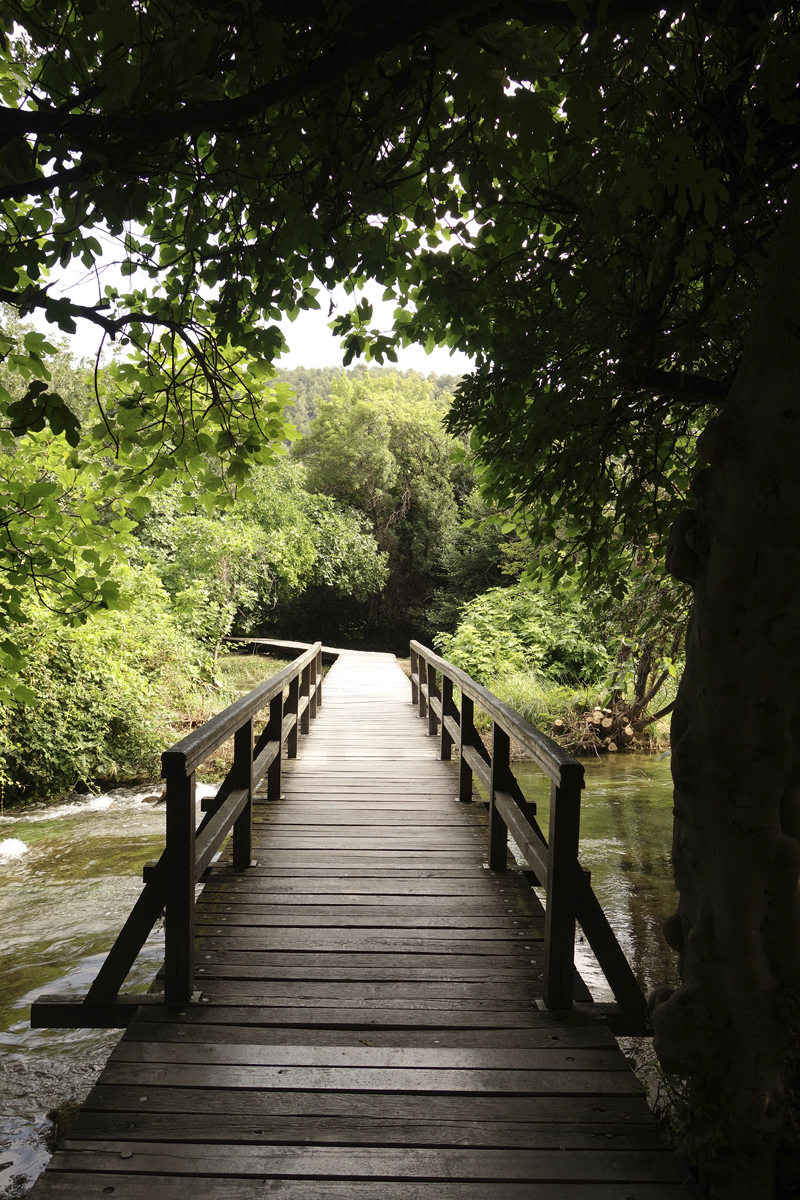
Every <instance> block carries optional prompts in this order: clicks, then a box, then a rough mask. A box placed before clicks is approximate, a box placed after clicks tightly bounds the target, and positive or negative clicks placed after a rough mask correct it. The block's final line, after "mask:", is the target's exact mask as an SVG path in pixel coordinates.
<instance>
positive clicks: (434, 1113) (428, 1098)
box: [84, 1082, 655, 1129]
mask: <svg viewBox="0 0 800 1200" xmlns="http://www.w3.org/2000/svg"><path fill="white" fill-rule="evenodd" d="M84 1111H87V1112H126V1113H149V1112H156V1113H174V1112H182V1113H218V1114H227V1115H228V1116H247V1117H254V1118H262V1119H263V1118H269V1117H275V1116H305V1117H313V1118H315V1119H317V1118H322V1117H332V1116H336V1117H352V1118H357V1119H359V1120H362V1119H364V1118H372V1119H375V1118H381V1119H383V1120H391V1119H397V1120H403V1121H422V1120H425V1121H433V1122H438V1121H538V1122H548V1123H552V1124H558V1125H572V1124H577V1123H578V1122H581V1123H583V1122H586V1123H590V1124H591V1123H596V1122H598V1121H612V1122H614V1123H616V1124H625V1125H630V1124H642V1123H644V1124H646V1125H652V1124H653V1123H654V1120H655V1119H654V1117H653V1115H652V1113H650V1111H649V1109H648V1108H647V1105H646V1104H644V1102H643V1100H642V1097H641V1095H635V1096H634V1095H628V1096H624V1095H614V1096H588V1097H587V1096H574V1095H569V1096H563V1095H562V1096H558V1095H552V1094H548V1095H546V1096H532V1095H513V1096H493V1095H486V1094H470V1093H461V1094H459V1093H452V1094H449V1095H445V1094H444V1093H442V1092H424V1091H417V1092H404V1093H399V1094H394V1093H392V1092H346V1091H333V1092H319V1091H317V1092H310V1091H293V1092H292V1091H270V1090H261V1091H259V1090H255V1091H254V1090H248V1091H236V1090H235V1089H230V1088H229V1089H220V1090H218V1091H215V1090H214V1089H212V1088H200V1089H194V1088H180V1087H147V1088H142V1087H141V1086H138V1085H130V1084H127V1085H126V1084H110V1083H106V1082H102V1083H100V1084H97V1085H96V1086H95V1087H94V1088H93V1089H92V1091H91V1092H90V1093H89V1096H88V1097H87V1100H86V1103H85V1104H84ZM166 1128H167V1129H168V1128H169V1124H168V1123H167V1124H166Z"/></svg>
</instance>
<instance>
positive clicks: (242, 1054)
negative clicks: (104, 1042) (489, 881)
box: [109, 1030, 630, 1090]
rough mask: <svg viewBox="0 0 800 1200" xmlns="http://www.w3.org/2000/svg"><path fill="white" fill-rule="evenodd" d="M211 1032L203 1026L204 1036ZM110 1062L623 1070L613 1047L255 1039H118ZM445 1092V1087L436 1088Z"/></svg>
mask: <svg viewBox="0 0 800 1200" xmlns="http://www.w3.org/2000/svg"><path fill="white" fill-rule="evenodd" d="M211 1032H212V1031H211V1030H207V1033H208V1034H210V1033H211ZM109 1061H110V1062H130V1063H148V1062H152V1063H163V1064H167V1063H183V1064H192V1065H204V1064H206V1065H217V1066H220V1065H222V1066H224V1065H226V1064H228V1065H231V1066H263V1067H285V1066H292V1067H335V1068H336V1069H337V1070H339V1069H347V1070H348V1071H350V1070H351V1069H353V1070H355V1069H362V1068H369V1069H370V1070H371V1071H372V1070H388V1069H390V1068H391V1069H403V1070H404V1071H412V1070H413V1071H422V1072H424V1073H430V1072H431V1071H446V1072H455V1071H468V1072H475V1071H491V1072H496V1071H515V1072H517V1073H518V1074H520V1077H522V1076H521V1072H523V1071H536V1072H541V1071H551V1072H559V1071H570V1072H574V1071H604V1072H607V1071H624V1072H625V1073H626V1075H629V1074H630V1068H629V1066H628V1062H627V1060H626V1058H625V1056H624V1055H623V1054H622V1052H621V1051H620V1050H618V1049H617V1048H616V1047H611V1046H604V1047H602V1048H601V1049H597V1048H595V1047H577V1046H570V1047H568V1048H566V1049H565V1048H564V1047H563V1046H553V1047H550V1046H548V1047H536V1048H530V1047H526V1048H522V1047H521V1048H519V1049H499V1048H495V1047H492V1048H487V1047H474V1046H457V1047H441V1046H306V1045H303V1044H295V1045H291V1046H286V1045H283V1046H279V1045H258V1044H256V1043H253V1042H250V1043H244V1044H241V1043H223V1044H218V1043H217V1042H215V1041H213V1040H211V1038H210V1037H209V1040H207V1041H205V1042H196V1041H192V1042H182V1041H180V1040H178V1041H175V1042H160V1041H134V1040H132V1039H123V1040H122V1041H120V1042H119V1043H118V1044H117V1046H116V1047H115V1049H114V1050H113V1051H112V1053H111V1058H110V1060H109ZM442 1090H446V1089H442Z"/></svg>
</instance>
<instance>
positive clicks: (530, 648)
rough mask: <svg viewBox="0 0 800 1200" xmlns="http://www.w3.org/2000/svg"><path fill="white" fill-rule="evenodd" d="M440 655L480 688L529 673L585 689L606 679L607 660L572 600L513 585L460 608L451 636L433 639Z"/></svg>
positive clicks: (585, 616) (586, 617)
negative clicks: (603, 678) (604, 677)
mask: <svg viewBox="0 0 800 1200" xmlns="http://www.w3.org/2000/svg"><path fill="white" fill-rule="evenodd" d="M436 645H437V647H438V648H439V650H440V652H441V654H442V655H443V656H444V657H445V658H447V659H449V661H450V662H452V663H454V664H455V665H456V666H458V667H461V669H462V670H464V671H466V672H467V673H468V674H469V675H471V676H472V677H473V679H476V680H477V681H478V682H479V683H482V684H484V686H487V687H488V686H490V685H492V686H493V690H496V687H494V682H495V681H496V680H497V679H498V678H500V677H503V676H507V675H513V674H522V675H524V674H530V673H531V672H532V673H533V675H534V676H538V677H541V678H542V680H543V681H547V682H548V683H550V684H552V683H561V684H564V685H572V686H573V687H574V686H575V685H583V686H588V685H591V684H593V683H596V682H597V681H598V680H599V679H601V678H602V677H603V676H605V675H607V674H608V672H609V669H610V666H611V656H610V655H609V653H608V651H607V649H606V647H605V645H603V643H602V641H600V639H599V638H598V637H597V635H596V633H595V632H594V630H593V628H592V622H591V619H590V617H589V615H588V614H587V612H586V610H585V609H584V608H583V607H582V606H581V605H580V604H579V603H578V602H577V601H575V600H570V599H566V598H564V597H560V596H559V595H558V594H551V593H545V592H542V591H538V590H535V589H534V588H531V587H526V586H524V585H523V584H517V585H516V586H514V587H507V588H502V587H500V588H491V589H490V590H489V591H488V592H484V593H483V595H481V596H476V597H475V599H474V600H470V601H469V603H468V604H465V605H464V608H463V610H462V613H461V620H460V622H459V625H458V628H457V629H456V632H455V633H454V634H447V633H442V634H439V635H438V637H437V638H436Z"/></svg>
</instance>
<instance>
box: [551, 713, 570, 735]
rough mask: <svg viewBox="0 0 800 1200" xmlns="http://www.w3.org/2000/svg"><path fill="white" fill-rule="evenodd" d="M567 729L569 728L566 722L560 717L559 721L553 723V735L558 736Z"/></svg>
mask: <svg viewBox="0 0 800 1200" xmlns="http://www.w3.org/2000/svg"><path fill="white" fill-rule="evenodd" d="M566 728H567V723H566V721H562V720H561V718H560V717H559V718H558V720H556V721H553V733H556V734H558V733H563V732H564V730H565V729H566Z"/></svg>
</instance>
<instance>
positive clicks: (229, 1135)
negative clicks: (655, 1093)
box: [70, 1111, 664, 1151]
mask: <svg viewBox="0 0 800 1200" xmlns="http://www.w3.org/2000/svg"><path fill="white" fill-rule="evenodd" d="M70 1137H71V1138H76V1139H80V1140H81V1141H89V1140H104V1141H109V1140H112V1139H114V1140H116V1139H119V1140H122V1141H127V1142H130V1141H134V1142H135V1141H138V1140H143V1141H150V1142H160V1141H187V1142H188V1141H195V1142H198V1141H201V1142H203V1143H204V1144H206V1145H214V1144H215V1143H217V1142H223V1143H224V1142H228V1143H238V1144H241V1143H247V1142H259V1143H262V1144H263V1143H265V1142H266V1143H270V1144H273V1145H274V1144H275V1143H279V1142H289V1143H293V1144H300V1145H309V1144H314V1143H319V1144H321V1145H332V1144H333V1145H339V1146H343V1145H344V1146H369V1145H379V1146H398V1145H401V1146H424V1145H437V1146H447V1145H458V1146H473V1147H483V1148H486V1149H490V1148H495V1149H497V1148H501V1147H508V1148H519V1149H528V1150H537V1149H538V1150H592V1149H595V1150H596V1149H597V1146H598V1143H599V1141H600V1139H602V1140H603V1141H604V1142H610V1143H611V1144H612V1145H613V1146H614V1149H615V1150H657V1151H663V1150H664V1138H663V1134H662V1133H661V1130H660V1128H658V1126H656V1125H655V1124H652V1125H631V1124H628V1125H626V1124H622V1123H620V1124H616V1125H615V1124H600V1123H598V1122H590V1121H587V1122H585V1123H583V1124H581V1125H580V1126H577V1125H574V1124H570V1125H569V1126H566V1127H562V1126H560V1125H558V1124H556V1123H554V1122H547V1123H544V1122H543V1123H538V1124H536V1123H533V1122H524V1121H477V1120H473V1121H450V1122H445V1121H425V1120H418V1121H398V1120H396V1119H394V1118H385V1117H384V1118H380V1117H377V1118H376V1117H367V1116H361V1117H318V1118H316V1119H315V1120H314V1121H313V1122H310V1121H309V1120H308V1119H307V1118H306V1117H304V1116H285V1117H272V1118H271V1119H270V1121H269V1124H268V1125H266V1126H265V1124H264V1122H263V1120H259V1119H258V1118H256V1117H253V1116H252V1115H250V1114H247V1115H245V1116H241V1117H233V1116H231V1115H230V1114H228V1113H213V1114H212V1113H191V1114H186V1115H183V1114H180V1115H176V1116H174V1117H173V1118H172V1119H171V1120H170V1121H169V1122H165V1120H164V1116H163V1114H162V1113H153V1112H149V1113H138V1114H136V1115H135V1116H134V1115H132V1114H131V1113H128V1112H124V1113H119V1112H99V1113H95V1112H87V1111H83V1112H82V1113H81V1114H80V1115H79V1116H78V1118H77V1120H76V1121H75V1123H74V1124H73V1125H72V1126H71V1128H70Z"/></svg>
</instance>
